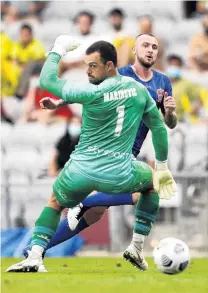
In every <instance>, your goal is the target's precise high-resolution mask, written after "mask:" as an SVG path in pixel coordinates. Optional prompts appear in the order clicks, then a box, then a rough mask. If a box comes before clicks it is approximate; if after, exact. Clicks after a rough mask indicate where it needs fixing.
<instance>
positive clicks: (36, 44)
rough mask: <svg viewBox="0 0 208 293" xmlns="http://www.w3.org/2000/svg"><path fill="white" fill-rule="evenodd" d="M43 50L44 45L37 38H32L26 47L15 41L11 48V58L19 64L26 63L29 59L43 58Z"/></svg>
mask: <svg viewBox="0 0 208 293" xmlns="http://www.w3.org/2000/svg"><path fill="white" fill-rule="evenodd" d="M45 52H46V51H45V47H44V45H43V44H42V43H41V42H40V41H39V40H36V39H33V40H32V41H31V42H30V43H29V44H28V45H27V47H23V46H22V44H21V43H20V42H16V43H15V44H14V47H13V50H12V58H13V59H15V60H17V61H18V62H19V63H20V64H26V63H28V62H29V61H34V60H38V59H42V58H45Z"/></svg>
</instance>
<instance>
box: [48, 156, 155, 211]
mask: <svg viewBox="0 0 208 293" xmlns="http://www.w3.org/2000/svg"><path fill="white" fill-rule="evenodd" d="M132 164H133V167H132V172H131V174H130V176H129V177H128V178H126V179H125V180H122V181H118V182H111V183H109V182H98V181H97V180H94V179H92V178H88V177H86V176H85V175H84V174H82V173H81V172H80V170H78V169H77V168H76V166H74V164H73V161H72V160H70V161H69V162H68V163H67V164H66V165H65V167H64V169H63V170H62V171H61V173H60V174H59V176H58V177H57V179H56V181H55V183H54V185H53V192H54V194H55V196H56V199H57V201H58V202H59V203H60V205H62V206H64V207H68V208H71V207H74V206H76V205H77V204H79V203H80V202H82V201H83V199H84V198H85V197H86V196H88V195H89V194H90V193H91V192H92V191H94V190H97V191H101V192H104V193H108V194H120V193H134V192H142V191H145V190H147V189H150V188H152V169H151V167H150V166H149V165H148V164H146V163H144V162H140V161H136V160H133V162H132Z"/></svg>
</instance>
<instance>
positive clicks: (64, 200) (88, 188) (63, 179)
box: [53, 165, 95, 208]
mask: <svg viewBox="0 0 208 293" xmlns="http://www.w3.org/2000/svg"><path fill="white" fill-rule="evenodd" d="M93 190H95V186H94V182H93V180H91V179H88V178H86V177H84V176H83V175H81V174H80V173H79V172H78V171H77V170H76V168H74V167H73V166H72V165H67V166H66V167H65V168H64V169H63V170H62V171H61V173H60V174H59V176H58V177H57V179H56V181H55V183H54V185H53V191H54V194H55V196H56V199H57V200H58V202H59V203H60V204H61V205H62V206H64V207H68V208H72V207H74V206H76V205H77V204H79V203H80V202H82V201H83V199H84V198H85V197H86V196H88V194H90V193H91V192H92V191H93Z"/></svg>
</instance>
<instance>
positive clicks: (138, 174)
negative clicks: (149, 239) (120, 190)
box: [123, 162, 159, 271]
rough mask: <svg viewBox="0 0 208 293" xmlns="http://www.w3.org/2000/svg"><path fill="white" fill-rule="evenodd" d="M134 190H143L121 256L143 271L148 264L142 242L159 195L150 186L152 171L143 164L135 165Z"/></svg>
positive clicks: (154, 211)
mask: <svg viewBox="0 0 208 293" xmlns="http://www.w3.org/2000/svg"><path fill="white" fill-rule="evenodd" d="M136 164H137V165H136V166H134V167H135V169H134V171H135V181H134V182H133V186H134V188H136V189H137V190H140V191H141V190H143V191H142V192H141V194H140V197H139V200H138V203H137V205H136V209H135V225H134V232H133V238H132V241H131V244H130V245H129V246H128V248H127V249H126V250H125V252H124V254H123V256H124V258H125V259H126V260H128V261H129V262H131V264H132V265H134V266H136V267H137V268H138V269H140V270H142V271H145V270H147V268H148V264H147V262H146V261H145V259H144V256H143V246H144V240H145V238H146V236H147V235H149V233H150V231H151V228H152V225H153V224H154V222H155V220H156V216H157V213H158V210H159V195H158V193H156V192H154V190H153V184H152V177H153V176H152V170H151V168H150V167H149V166H148V165H147V164H144V163H140V162H138V163H136ZM139 186H140V187H141V189H140V187H139Z"/></svg>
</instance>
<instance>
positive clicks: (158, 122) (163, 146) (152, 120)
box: [142, 107, 168, 162]
mask: <svg viewBox="0 0 208 293" xmlns="http://www.w3.org/2000/svg"><path fill="white" fill-rule="evenodd" d="M142 119H143V122H144V123H145V125H146V126H147V127H148V128H149V129H150V130H151V132H152V142H153V146H154V150H155V157H156V160H157V161H160V162H164V161H167V159H168V135H167V130H166V128H165V125H164V123H163V121H162V119H161V117H160V113H159V111H158V109H157V107H153V108H152V109H151V110H150V111H148V112H147V113H145V114H144V115H143V118H142Z"/></svg>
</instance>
